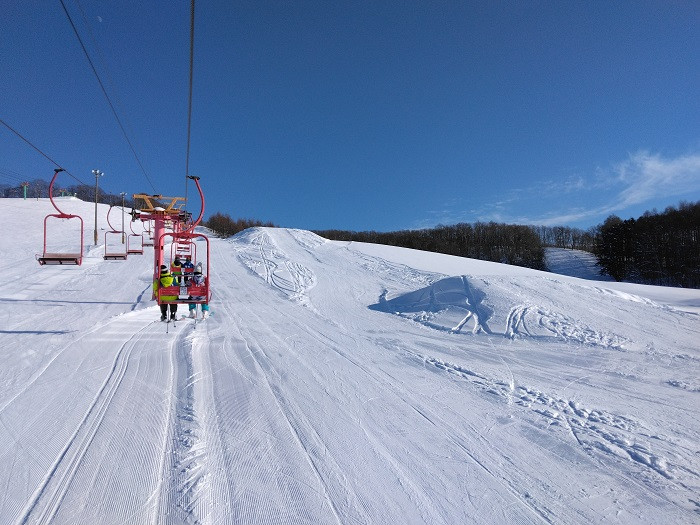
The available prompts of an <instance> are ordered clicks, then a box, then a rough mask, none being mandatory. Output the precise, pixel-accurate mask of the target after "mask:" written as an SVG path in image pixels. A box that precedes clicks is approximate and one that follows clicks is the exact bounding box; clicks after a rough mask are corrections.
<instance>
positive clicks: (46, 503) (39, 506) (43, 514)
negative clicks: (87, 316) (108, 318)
mask: <svg viewBox="0 0 700 525" xmlns="http://www.w3.org/2000/svg"><path fill="white" fill-rule="evenodd" d="M120 324H121V325H122V326H119V325H120ZM151 324H153V323H149V324H147V325H146V326H145V327H143V328H141V329H140V330H138V331H137V332H136V333H135V334H134V335H133V336H131V337H130V338H129V339H128V340H127V341H126V342H125V343H123V344H122V345H121V348H120V349H119V351H118V352H117V356H116V358H115V360H114V362H113V364H112V368H111V370H110V372H109V374H108V376H107V378H106V379H105V381H104V383H103V385H102V387H101V388H100V390H99V392H98V393H97V396H96V397H95V399H94V400H93V401H92V403H91V404H90V406H89V408H88V411H87V413H86V414H85V416H84V417H83V419H82V420H81V421H80V423H79V424H78V426H77V428H76V430H75V433H74V434H73V435H72V436H71V437H70V439H69V440H68V442H67V444H66V446H65V448H64V449H63V450H62V451H61V453H60V454H59V455H58V456H57V458H56V461H55V462H54V464H53V465H52V466H51V468H50V470H49V471H48V472H47V474H46V476H44V479H43V481H42V482H41V484H40V486H39V487H38V488H37V490H36V491H35V493H34V495H33V496H32V499H31V500H30V502H29V505H28V506H27V508H26V510H25V511H24V512H23V516H22V517H21V519H20V521H19V522H20V523H21V524H23V525H24V524H29V523H31V524H34V523H36V524H46V523H51V522H52V520H53V519H54V518H55V516H56V513H57V512H58V510H59V507H60V506H61V504H62V502H63V499H64V497H65V495H66V492H67V491H68V489H69V488H70V485H71V483H72V482H73V479H74V477H75V474H76V472H77V470H78V468H79V467H80V466H81V462H82V461H83V458H84V457H85V454H86V452H87V450H88V448H89V447H90V445H91V444H92V442H93V439H94V438H95V435H96V433H97V431H98V430H99V428H100V425H101V424H102V422H103V420H104V418H105V415H106V414H107V412H108V410H109V409H110V403H111V402H112V399H113V398H114V395H115V393H116V392H117V390H118V389H119V387H120V385H121V383H122V380H123V378H124V374H125V373H126V370H127V367H128V366H129V359H130V356H131V352H132V350H133V348H134V346H135V344H136V342H137V341H138V340H139V338H140V336H141V334H142V333H143V332H144V330H146V329H147V328H148V327H149V326H150V325H151ZM110 328H112V329H113V330H114V333H115V334H116V333H119V332H121V331H122V330H124V328H125V327H124V326H123V323H112V326H111V327H110ZM107 333H109V331H108V332H107Z"/></svg>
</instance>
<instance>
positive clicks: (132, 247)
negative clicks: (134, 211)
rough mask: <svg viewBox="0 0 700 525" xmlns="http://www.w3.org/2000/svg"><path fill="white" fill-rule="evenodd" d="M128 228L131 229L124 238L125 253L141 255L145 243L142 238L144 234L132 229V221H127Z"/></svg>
mask: <svg viewBox="0 0 700 525" xmlns="http://www.w3.org/2000/svg"><path fill="white" fill-rule="evenodd" d="M129 229H130V230H131V234H130V235H129V236H128V237H127V238H126V253H127V254H129V255H131V254H136V255H143V246H144V244H145V243H144V238H143V235H144V234H143V233H136V232H135V231H134V226H133V222H132V221H130V222H129Z"/></svg>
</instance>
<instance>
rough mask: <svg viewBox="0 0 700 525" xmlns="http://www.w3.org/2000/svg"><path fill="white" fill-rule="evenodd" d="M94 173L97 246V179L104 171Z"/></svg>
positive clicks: (93, 171)
mask: <svg viewBox="0 0 700 525" xmlns="http://www.w3.org/2000/svg"><path fill="white" fill-rule="evenodd" d="M92 174H93V175H94V176H95V246H97V181H98V180H100V177H102V176H103V175H104V172H102V171H100V170H92Z"/></svg>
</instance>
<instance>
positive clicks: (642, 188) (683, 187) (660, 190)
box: [615, 151, 700, 209]
mask: <svg viewBox="0 0 700 525" xmlns="http://www.w3.org/2000/svg"><path fill="white" fill-rule="evenodd" d="M615 171H616V172H617V174H618V177H619V180H620V182H621V183H622V184H623V185H624V186H625V188H624V189H623V190H622V191H621V192H620V194H619V201H618V206H619V208H621V209H622V208H625V207H627V206H631V205H634V204H643V203H645V202H648V201H649V200H650V199H652V198H658V197H676V196H678V195H684V194H687V193H689V192H693V191H699V190H700V155H697V154H695V155H685V156H682V157H678V158H676V159H664V158H662V157H661V156H660V155H650V154H649V153H648V152H645V151H641V152H638V153H636V154H635V155H632V156H631V157H630V158H629V160H627V161H626V162H623V163H621V164H618V165H617V166H616V168H615Z"/></svg>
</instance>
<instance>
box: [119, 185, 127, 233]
mask: <svg viewBox="0 0 700 525" xmlns="http://www.w3.org/2000/svg"><path fill="white" fill-rule="evenodd" d="M119 195H121V196H122V244H124V243H125V242H126V240H125V239H124V236H125V235H126V233H125V232H124V196H125V195H126V193H125V192H121V193H120V194H119Z"/></svg>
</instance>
